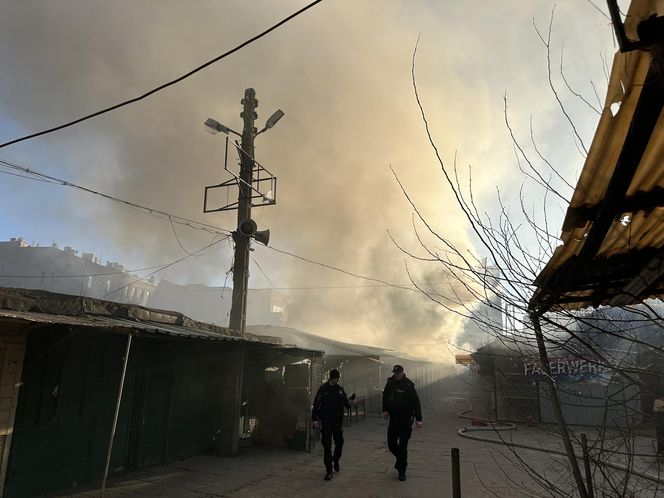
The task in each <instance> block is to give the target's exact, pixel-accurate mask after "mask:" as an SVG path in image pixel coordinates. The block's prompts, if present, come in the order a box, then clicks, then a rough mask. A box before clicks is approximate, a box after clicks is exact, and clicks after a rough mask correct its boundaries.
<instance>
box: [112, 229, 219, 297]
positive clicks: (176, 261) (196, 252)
mask: <svg viewBox="0 0 664 498" xmlns="http://www.w3.org/2000/svg"><path fill="white" fill-rule="evenodd" d="M217 237H218V235H215V236H214V237H213V238H212V241H211V242H210V243H209V244H208V245H206V246H203V247H201V248H200V249H198V250H197V251H195V252H194V253H192V254H187V255H185V256H182V257H181V258H178V259H176V260H175V261H171V262H170V263H168V264H166V265H164V266H162V267H161V268H159V269H157V270H155V271H152V272H150V273H148V274H147V275H143V276H142V277H136V278H134V279H133V280H132V281H131V282H129V283H128V284H125V285H122V286H120V287H118V288H117V289H114V290H112V291H111V290H109V291H108V292H107V293H106V294H104V295H103V296H102V297H101V299H104V298H106V297H108V296H110V295H111V294H115V293H116V292H119V291H121V290H123V289H125V288H127V287H130V286H131V285H133V284H135V283H136V282H140V281H143V280H145V279H146V278H148V277H150V276H152V275H155V274H156V273H159V272H160V271H163V270H165V269H166V268H170V267H171V266H174V265H176V264H178V263H180V262H182V261H184V260H185V259H189V258H191V257H192V256H197V255H199V254H198V253H200V252H202V251H204V250H206V249H209V248H210V247H212V246H215V245H217V244H219V243H220V242H224V241H226V240H228V239H229V237H230V235H226V236H224V237H223V238H221V239H219V240H215V239H216V238H217Z"/></svg>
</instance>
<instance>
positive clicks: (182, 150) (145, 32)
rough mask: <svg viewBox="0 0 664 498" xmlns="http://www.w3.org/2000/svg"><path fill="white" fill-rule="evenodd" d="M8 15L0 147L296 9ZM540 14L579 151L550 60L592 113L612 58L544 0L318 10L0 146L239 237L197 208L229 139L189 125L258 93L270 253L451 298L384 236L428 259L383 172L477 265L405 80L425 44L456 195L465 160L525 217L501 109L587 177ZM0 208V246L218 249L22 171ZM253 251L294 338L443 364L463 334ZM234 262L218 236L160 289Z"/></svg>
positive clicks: (587, 10)
mask: <svg viewBox="0 0 664 498" xmlns="http://www.w3.org/2000/svg"><path fill="white" fill-rule="evenodd" d="M2 4H3V6H2V12H3V14H2V16H1V17H0V60H2V62H3V70H2V72H0V142H5V141H7V140H10V139H12V138H15V137H18V136H21V135H24V134H27V133H30V132H34V131H37V130H41V129H44V128H48V127H51V126H55V125H58V124H60V123H63V122H65V121H70V120H72V119H74V118H77V117H80V116H82V115H85V114H88V113H91V112H94V111H96V110H98V109H101V108H104V107H107V106H110V105H113V104H116V103H118V102H121V101H123V100H126V99H128V98H132V97H135V96H137V95H139V94H142V93H144V92H146V91H148V90H150V89H152V88H154V87H156V86H158V85H160V84H162V83H164V82H166V81H169V80H171V79H174V78H175V77H177V76H179V75H181V74H183V73H185V72H187V71H189V70H190V69H192V68H194V67H196V66H198V65H199V64H202V63H203V62H205V61H207V60H209V59H212V58H213V57H215V56H217V55H219V54H221V53H223V52H225V51H227V50H228V49H230V48H232V47H234V46H236V45H237V44H239V43H241V42H243V41H245V40H246V39H248V38H250V37H252V36H254V35H255V34H257V33H259V32H261V31H263V30H264V29H266V28H267V27H269V26H270V25H272V24H274V23H275V22H277V21H279V20H281V19H282V18H284V17H286V16H287V15H289V14H290V13H292V12H294V11H296V10H298V9H299V8H301V7H302V6H304V5H305V2H302V1H294V0H293V1H290V0H280V1H278V2H275V1H272V0H255V1H252V2H244V1H239V0H237V1H233V0H216V1H212V0H207V1H204V0H199V1H197V2H182V1H174V0H143V1H141V2H135V1H130V0H116V1H114V2H105V1H101V0H59V1H58V2H42V1H36V0H21V1H18V0H3V2H2ZM624 4H625V2H622V3H621V5H622V6H623V7H624ZM552 15H553V23H552V32H551V53H552V56H551V64H552V68H553V71H552V73H553V74H552V80H553V84H554V85H555V87H556V88H557V89H558V90H559V95H560V98H561V101H562V102H563V104H564V105H565V107H566V109H567V110H568V112H569V114H570V116H571V118H572V120H573V121H574V123H575V125H576V126H577V129H578V130H579V133H580V135H581V138H582V139H583V140H584V141H585V143H586V146H587V145H589V142H590V140H591V138H592V135H593V132H594V129H595V126H596V124H597V121H598V119H599V115H598V114H597V113H596V112H595V111H593V110H592V109H591V108H590V106H588V105H586V104H585V103H583V102H582V101H581V100H580V99H579V98H577V97H575V96H574V95H573V94H572V93H571V92H570V91H569V90H568V89H566V88H565V86H564V84H563V81H562V79H561V77H560V65H561V62H560V60H561V54H564V63H563V72H564V74H565V77H566V78H567V80H568V82H569V84H570V86H571V87H572V88H573V89H574V90H575V92H577V93H579V94H580V95H583V96H584V97H585V98H586V99H587V100H588V101H589V102H591V103H593V105H594V106H596V107H598V106H601V104H600V102H603V99H604V94H605V89H606V82H607V72H608V69H607V66H608V67H610V66H611V61H612V58H613V54H614V53H615V51H616V45H615V43H614V41H613V36H612V28H611V25H610V22H609V19H608V17H607V13H606V5H605V3H604V2H601V1H599V0H597V1H596V2H595V3H593V2H591V1H582V0H560V1H558V2H556V3H555V9H554V3H553V2H550V1H544V0H528V1H524V0H505V1H502V2H494V1H490V0H446V1H433V0H430V1H427V0H364V1H362V2H358V1H351V0H334V1H332V0H325V1H323V2H322V3H320V4H318V5H316V6H315V7H313V8H312V9H310V10H309V11H307V12H306V13H304V14H302V15H301V16H299V17H297V18H296V19H294V20H292V21H291V22H289V23H288V24H286V25H284V26H282V27H281V28H280V29H278V30H277V31H275V32H273V33H271V34H270V35H268V36H267V37H265V38H263V39H261V40H259V41H257V42H255V43H253V44H251V45H249V46H247V47H245V48H243V49H242V50H240V51H239V52H237V53H236V54H234V55H232V56H230V57H228V58H226V59H224V60H222V61H220V62H218V63H216V64H214V65H212V66H210V67H208V68H207V69H205V70H203V71H201V72H199V73H197V74H195V75H194V76H192V77H191V78H188V79H186V80H185V81H183V82H181V83H179V84H177V85H175V86H173V87H170V88H168V89H166V90H164V91H162V92H159V93H157V94H155V95H153V96H151V97H149V98H147V99H145V100H143V101H141V102H139V103H136V104H133V105H131V106H127V107H124V108H122V109H119V110H116V111H113V112H111V113H109V114H106V115H103V116H100V117H97V118H94V119H91V120H89V121H86V122H84V123H81V124H79V125H76V126H73V127H70V128H67V129H65V130H61V131H58V132H55V133H52V134H49V135H46V136H42V137H39V138H35V139H33V140H28V141H26V142H22V143H20V144H17V145H13V146H10V147H6V148H4V149H0V159H3V160H8V161H13V162H15V163H18V164H20V165H22V166H25V167H29V168H33V169H36V170H39V171H42V172H45V173H48V174H50V175H53V176H56V177H58V178H63V179H67V180H69V181H72V182H74V183H77V184H80V185H84V186H86V187H89V188H92V189H95V190H98V191H101V192H104V193H107V194H110V195H114V196H117V197H120V198H123V199H126V200H128V201H132V202H136V203H139V204H142V205H145V206H149V207H152V208H154V209H158V210H163V211H167V212H169V213H172V214H176V215H180V216H183V217H187V218H191V219H195V220H198V221H201V222H204V223H209V224H213V225H216V226H219V227H223V228H226V229H229V230H232V229H234V226H235V223H236V220H235V216H236V214H235V213H234V212H227V213H209V214H203V213H202V204H203V188H204V187H205V186H206V185H213V184H218V183H220V182H222V181H224V180H227V179H228V178H229V174H228V173H227V172H225V171H224V163H223V158H224V138H223V135H216V136H213V135H210V134H208V133H205V131H204V128H203V125H202V123H203V122H204V121H205V119H206V118H208V117H213V118H215V119H217V120H218V121H220V122H222V123H224V124H225V125H227V126H229V127H231V128H235V129H241V127H242V120H241V118H240V116H239V113H240V111H241V104H240V100H241V98H242V96H243V93H244V90H245V88H249V87H252V88H255V90H256V93H257V97H258V99H259V108H258V110H257V112H258V115H259V118H258V124H259V125H262V124H263V123H264V121H265V119H266V118H267V117H269V116H270V115H271V114H272V113H273V112H274V111H275V110H276V109H282V110H283V111H284V112H285V117H284V118H283V119H282V120H281V121H280V122H279V123H278V124H277V125H276V126H275V127H274V128H272V129H271V130H269V131H268V132H266V133H264V134H261V135H260V136H258V137H257V139H256V159H257V160H258V161H259V162H260V163H261V164H262V165H263V166H265V167H266V168H267V169H269V170H270V171H271V172H273V173H274V174H275V176H276V177H277V178H278V191H277V203H276V205H274V206H269V207H265V208H255V209H254V212H253V218H254V219H255V220H256V221H257V222H258V225H259V229H268V228H269V229H270V231H271V240H270V246H272V247H274V248H278V249H281V250H284V251H288V252H292V253H294V254H297V255H299V256H302V257H305V258H308V259H310V260H314V261H317V262H320V263H324V264H326V265H330V266H334V267H337V268H341V269H344V270H347V271H349V272H352V273H355V274H359V275H365V276H369V277H372V278H377V279H381V280H385V281H388V282H391V283H395V284H406V283H409V281H410V279H409V273H410V274H411V275H412V276H413V278H414V279H415V280H416V281H418V282H426V283H428V284H438V289H439V290H440V292H445V288H448V289H449V287H450V284H449V278H448V275H446V273H445V271H444V269H443V268H442V267H441V266H440V265H439V264H436V263H429V264H423V263H421V262H418V261H416V260H413V259H412V258H410V257H409V256H408V255H407V254H405V253H404V252H403V251H402V250H400V249H399V247H397V245H396V244H395V243H394V242H393V241H392V240H391V239H390V236H389V235H388V232H389V234H391V236H392V237H393V238H394V239H395V240H396V241H398V244H399V245H400V246H402V247H404V248H408V249H409V250H412V251H413V252H415V253H418V251H420V252H421V248H420V247H419V244H418V242H417V238H416V235H415V231H414V227H413V221H412V220H413V208H412V207H411V205H410V204H409V202H408V201H407V199H406V198H405V196H404V194H403V192H402V191H401V189H400V187H399V184H398V182H397V180H396V178H395V174H396V176H397V177H398V179H399V181H401V182H402V184H403V186H404V188H405V190H406V191H407V193H408V195H409V196H411V197H412V199H413V201H414V202H415V204H416V205H417V208H418V210H419V211H420V212H421V214H422V215H423V216H424V217H425V218H426V219H427V221H428V222H429V223H430V224H431V226H432V227H433V228H434V230H435V231H436V233H438V234H440V235H442V236H443V237H445V238H446V239H448V240H450V241H452V242H453V243H454V244H455V245H457V246H458V247H460V248H462V249H463V250H465V251H469V253H472V254H474V255H476V257H478V258H482V257H486V256H487V255H486V254H485V253H484V252H483V249H482V247H481V246H480V245H479V244H478V241H477V240H475V239H474V236H473V234H472V231H471V230H470V228H469V226H468V223H467V222H466V220H465V218H464V217H463V213H462V212H461V211H460V210H459V208H458V206H457V204H456V203H455V200H454V198H453V195H452V193H451V191H450V189H449V187H448V186H447V184H446V182H445V179H444V177H443V176H442V174H441V168H440V165H439V163H438V162H437V160H436V156H435V155H434V152H433V149H432V148H431V146H430V144H429V143H428V140H427V136H426V133H425V130H424V126H423V122H422V118H421V116H420V112H419V109H418V106H417V103H416V101H415V97H414V91H413V85H412V81H411V63H412V57H413V51H414V49H415V44H416V42H417V39H418V36H419V37H420V41H419V46H418V51H417V57H416V62H415V74H416V80H417V87H418V91H419V94H420V97H421V100H422V103H423V106H424V109H425V112H426V115H427V119H428V121H429V125H430V127H431V132H432V137H433V140H434V141H435V143H436V145H437V146H438V147H439V150H440V153H441V156H442V158H443V160H444V161H445V163H446V164H447V165H449V164H451V162H452V161H453V160H454V158H455V157H456V160H457V165H458V167H459V170H460V172H461V173H460V174H461V177H462V180H461V181H462V184H464V185H466V186H467V185H468V180H467V178H468V177H467V174H468V168H469V167H470V168H472V186H473V193H474V198H475V201H476V203H477V205H478V206H479V209H480V211H481V212H486V213H487V214H489V215H493V214H494V213H495V212H496V210H497V208H498V206H497V201H496V192H497V190H496V189H499V190H500V192H501V196H502V197H503V199H505V201H506V203H507V205H508V206H514V209H515V211H518V209H519V208H518V204H519V191H520V189H521V188H522V187H523V192H524V194H523V195H524V200H525V203H526V205H528V206H531V205H532V206H533V208H535V207H536V206H541V198H540V193H539V192H538V191H537V189H536V188H535V186H533V185H532V184H530V183H529V182H528V181H527V180H525V179H524V177H523V174H522V173H521V172H520V171H519V168H518V165H517V161H516V159H515V154H514V148H513V144H512V142H511V140H510V135H509V133H508V130H507V127H506V126H505V119H504V106H505V101H506V102H507V111H508V114H509V118H510V123H511V125H512V128H513V130H514V133H515V134H516V136H517V138H518V140H520V141H522V142H523V143H525V144H527V143H528V142H529V140H530V126H531V122H532V127H533V133H534V136H535V138H536V143H537V144H538V147H539V149H540V150H541V151H542V152H543V154H544V155H545V156H546V157H547V158H548V159H549V160H550V162H551V163H552V165H554V167H555V168H556V170H557V171H558V172H559V173H560V174H561V175H563V176H564V177H565V178H567V179H568V180H569V181H570V183H572V184H574V183H575V181H576V177H577V175H578V173H579V171H580V170H581V168H582V166H583V160H584V157H583V154H582V153H581V152H580V151H579V147H578V144H577V143H575V139H574V137H573V136H572V133H571V131H570V127H569V124H568V123H567V121H566V119H565V117H564V115H563V114H562V112H561V110H560V108H559V105H558V103H557V101H556V99H555V98H554V96H553V94H552V92H551V90H550V88H549V82H548V77H547V54H546V50H545V48H544V46H543V44H542V42H541V41H540V39H539V38H538V35H537V33H536V31H535V28H534V26H535V25H536V26H538V27H539V29H540V30H541V31H542V32H543V33H544V34H545V35H546V31H547V29H548V25H549V22H550V21H551V19H552ZM233 159H234V158H233ZM229 167H230V168H234V167H237V166H236V161H235V160H231V161H229ZM392 170H393V171H394V172H395V173H394V174H393V173H392ZM0 171H2V169H0ZM524 182H525V183H524ZM561 188H562V187H561ZM562 191H563V192H564V193H565V194H566V195H567V196H569V195H571V190H566V191H565V190H562ZM0 207H1V209H2V213H3V215H2V216H1V217H0V240H7V239H9V238H10V237H18V236H21V237H23V238H24V239H25V240H26V241H27V242H29V243H35V244H36V243H39V244H41V245H50V244H51V243H53V242H57V243H58V244H59V245H60V246H61V247H62V246H72V247H74V248H76V249H77V250H79V251H80V252H93V253H95V254H96V255H98V256H100V257H102V258H103V260H104V261H106V260H110V261H119V262H122V263H123V264H124V265H125V266H126V267H128V268H130V269H138V268H144V267H149V266H154V265H159V264H166V263H169V262H172V261H174V260H177V259H179V258H182V257H183V256H187V253H186V252H185V250H186V251H189V252H193V251H196V250H198V249H200V248H203V247H205V246H207V245H208V244H209V243H210V242H211V240H212V235H211V234H209V233H206V232H202V231H199V230H193V229H190V228H187V227H182V226H178V225H175V228H174V227H173V226H171V224H170V223H169V222H168V221H165V220H163V219H159V218H156V217H151V216H148V215H146V214H143V213H140V212H137V211H135V210H132V209H130V208H127V207H123V206H120V205H117V204H114V203H111V202H109V201H107V200H105V199H103V198H101V197H98V196H93V195H90V194H87V193H84V192H79V191H76V190H73V189H69V188H66V187H62V186H57V185H52V184H47V183H43V182H35V181H30V180H26V179H24V178H19V177H16V176H9V175H2V176H0ZM549 208H550V211H549V216H550V219H549V220H548V221H549V223H551V224H552V225H553V226H560V223H561V220H562V217H563V215H564V210H565V206H564V205H561V204H560V203H555V202H553V201H552V204H551V205H550V206H549ZM515 216H516V215H515ZM415 226H418V225H417V223H416V224H415ZM421 229H422V226H421V225H420V226H418V230H421ZM174 231H175V234H174ZM176 235H177V238H176ZM425 240H426V242H427V244H429V245H430V247H432V248H434V249H435V248H438V247H439V246H440V245H441V244H440V242H439V241H437V240H436V238H435V237H434V236H433V235H429V236H426V235H425ZM532 243H535V242H534V241H533V242H532ZM252 258H253V262H252V265H251V267H250V271H251V276H250V286H251V287H256V288H265V287H275V288H278V289H279V291H278V292H280V293H283V294H284V295H286V296H287V298H288V299H289V301H290V303H291V305H290V307H289V317H288V323H287V324H288V325H289V326H292V327H296V328H299V329H302V330H305V331H309V332H313V333H317V334H320V335H327V336H330V337H334V338H337V339H341V340H346V341H350V342H356V343H365V344H372V345H378V346H383V347H389V348H395V349H398V350H402V351H408V352H411V353H413V354H418V355H422V356H427V357H430V358H433V359H445V358H447V359H449V357H450V351H451V349H450V346H449V344H450V343H452V344H454V340H455V337H458V336H459V332H460V330H461V328H462V326H463V323H462V320H461V318H460V317H459V316H458V315H457V314H455V313H452V312H450V311H447V310H445V309H442V308H441V307H440V306H437V305H436V304H435V303H432V302H431V301H430V300H428V299H427V298H426V297H425V296H423V295H421V294H419V293H417V292H410V291H407V290H402V289H397V288H394V287H388V286H385V287H375V286H372V287H367V286H368V285H372V283H371V282H369V281H366V280H362V279H358V278H354V277H351V276H348V275H347V274H343V273H341V272H336V271H333V270H330V269H328V268H323V267H321V266H316V265H313V264H310V263H306V262H303V261H301V260H298V259H295V258H293V257H291V256H287V255H284V254H282V253H278V252H275V251H272V250H270V249H269V248H264V247H262V246H260V245H259V244H254V251H253V252H252ZM231 259H232V247H231V245H230V244H229V243H227V242H224V243H219V244H216V245H214V246H213V247H211V248H209V249H207V250H205V251H204V252H203V254H202V255H200V256H196V257H188V258H186V259H184V260H183V261H182V262H181V263H178V264H177V265H174V266H172V267H170V268H168V269H167V270H164V271H162V272H160V273H158V274H156V275H155V276H156V277H158V278H166V279H168V280H170V281H173V282H177V283H181V284H187V283H203V284H208V285H223V284H224V282H225V281H226V278H225V277H226V273H227V271H228V270H229V268H230V266H231ZM230 281H232V279H231V278H230V277H229V278H228V282H230ZM326 287H327V288H326ZM329 287H334V288H332V289H330V288H329ZM303 288H307V289H303Z"/></svg>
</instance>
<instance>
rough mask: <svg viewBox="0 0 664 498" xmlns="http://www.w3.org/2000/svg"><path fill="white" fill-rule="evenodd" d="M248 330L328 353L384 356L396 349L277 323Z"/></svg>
mask: <svg viewBox="0 0 664 498" xmlns="http://www.w3.org/2000/svg"><path fill="white" fill-rule="evenodd" d="M247 331H249V332H251V333H253V334H258V335H268V336H275V337H279V338H281V339H282V340H283V341H284V343H286V344H292V345H294V346H298V347H301V348H306V349H314V350H320V351H324V352H325V354H327V355H337V356H382V355H392V354H394V351H392V350H389V349H384V348H378V347H375V346H365V345H362V344H349V343H346V342H341V341H336V340H334V339H330V338H328V337H321V336H318V335H314V334H310V333H308V332H303V331H302V330H297V329H293V328H290V327H279V326H276V325H252V326H249V327H247Z"/></svg>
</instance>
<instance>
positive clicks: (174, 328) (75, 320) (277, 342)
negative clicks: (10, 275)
mask: <svg viewBox="0 0 664 498" xmlns="http://www.w3.org/2000/svg"><path fill="white" fill-rule="evenodd" d="M0 294H3V295H4V294H10V295H12V298H13V299H14V301H13V303H14V304H17V306H16V307H19V308H20V307H21V306H22V304H23V301H22V300H21V298H27V299H28V300H30V301H28V302H32V300H31V299H32V296H31V293H30V292H29V291H23V290H22V291H20V292H19V293H17V292H15V290H14V289H1V290H0ZM34 294H35V295H38V296H40V297H41V298H43V297H44V295H47V296H48V297H49V299H50V301H49V303H48V304H49V305H50V306H52V307H56V308H57V299H58V297H59V298H60V299H61V300H62V301H63V302H65V303H66V304H67V307H69V306H70V305H71V302H72V301H75V300H77V299H82V298H77V297H75V296H64V295H61V296H59V295H57V294H52V293H34ZM42 302H43V301H42ZM95 304H96V306H94V307H93V309H99V303H95ZM111 304H112V305H113V306H117V304H116V303H111ZM5 306H7V304H5ZM76 309H80V308H78V307H77V308H76ZM122 311H123V312H124V311H126V310H124V309H123V310H122ZM129 315H130V316H134V315H136V313H129ZM138 315H140V316H155V317H159V316H162V313H161V312H159V311H158V310H149V309H147V308H146V309H142V310H141V313H138ZM170 318H171V317H170V316H168V317H167V318H166V320H170ZM184 321H185V323H187V324H197V323H199V322H194V321H192V320H188V319H187V320H184ZM2 322H5V323H7V322H10V323H11V324H12V326H13V328H15V326H16V325H17V324H20V323H23V324H26V325H27V324H30V323H38V324H52V325H69V326H72V327H83V328H89V329H107V330H113V331H116V332H117V331H121V332H126V333H129V332H130V331H134V332H138V333H139V334H140V333H145V334H158V335H165V336H171V337H179V338H186V339H203V340H210V341H231V342H240V343H245V344H246V343H253V344H261V345H265V346H270V347H272V348H275V349H279V350H287V351H288V352H289V353H292V354H298V355H305V356H311V354H313V355H321V354H322V351H320V350H317V349H308V348H303V347H301V346H298V345H286V344H283V342H282V340H281V339H280V338H278V337H275V336H269V335H256V334H244V335H238V334H236V333H233V332H232V331H231V330H229V329H224V328H221V327H217V326H210V325H208V324H204V323H200V324H199V325H200V327H196V326H191V325H190V326H185V325H177V324H174V323H164V322H158V321H154V320H142V319H140V318H135V317H134V318H123V317H121V316H113V315H109V314H104V315H97V314H94V313H80V312H79V313H78V314H72V315H68V314H57V313H49V312H43V311H23V310H11V309H0V324H1V323H2ZM224 332H228V333H224Z"/></svg>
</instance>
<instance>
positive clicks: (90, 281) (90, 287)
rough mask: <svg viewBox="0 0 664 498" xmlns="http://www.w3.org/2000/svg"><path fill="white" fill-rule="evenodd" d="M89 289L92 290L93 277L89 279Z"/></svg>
mask: <svg viewBox="0 0 664 498" xmlns="http://www.w3.org/2000/svg"><path fill="white" fill-rule="evenodd" d="M88 289H92V277H88Z"/></svg>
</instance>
